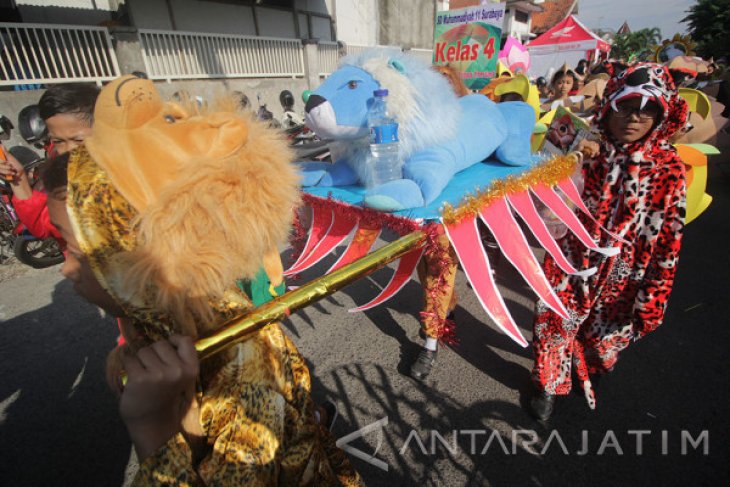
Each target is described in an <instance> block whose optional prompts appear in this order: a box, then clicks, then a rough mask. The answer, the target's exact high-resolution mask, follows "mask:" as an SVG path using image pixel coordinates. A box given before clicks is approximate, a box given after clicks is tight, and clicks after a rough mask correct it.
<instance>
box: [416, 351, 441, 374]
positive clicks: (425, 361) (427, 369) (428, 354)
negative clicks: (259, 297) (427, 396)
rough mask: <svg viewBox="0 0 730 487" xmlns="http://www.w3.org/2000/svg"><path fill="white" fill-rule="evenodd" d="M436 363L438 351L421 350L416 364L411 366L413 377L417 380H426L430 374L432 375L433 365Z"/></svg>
mask: <svg viewBox="0 0 730 487" xmlns="http://www.w3.org/2000/svg"><path fill="white" fill-rule="evenodd" d="M435 363H436V351H435V350H427V349H425V348H424V349H423V350H421V353H419V354H418V358H417V359H416V362H415V363H414V364H413V365H412V366H411V377H413V378H414V379H416V380H423V379H425V378H426V377H427V376H428V374H430V373H431V369H432V368H433V364H435Z"/></svg>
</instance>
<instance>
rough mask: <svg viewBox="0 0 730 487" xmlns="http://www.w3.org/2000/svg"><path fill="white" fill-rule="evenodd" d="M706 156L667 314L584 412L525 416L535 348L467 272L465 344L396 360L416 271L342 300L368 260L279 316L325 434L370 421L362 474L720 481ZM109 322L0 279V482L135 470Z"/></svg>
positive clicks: (718, 244) (722, 233)
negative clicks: (387, 289)
mask: <svg viewBox="0 0 730 487" xmlns="http://www.w3.org/2000/svg"><path fill="white" fill-rule="evenodd" d="M710 171H711V174H710V187H709V189H708V192H709V193H710V194H712V195H713V197H714V203H713V204H712V206H711V207H710V209H709V210H708V211H707V212H706V213H705V214H704V215H703V216H701V217H700V219H699V220H698V221H696V222H694V223H693V224H691V225H690V226H689V227H688V228H687V231H686V236H685V240H684V247H683V249H682V254H681V263H680V269H679V273H678V276H677V281H676V284H675V289H674V293H673V297H672V300H671V303H670V306H669V311H668V313H667V316H666V320H665V322H664V325H663V326H662V327H660V328H659V330H657V331H656V332H654V333H653V334H651V335H649V336H648V337H647V338H645V339H644V340H642V341H640V342H638V343H636V344H635V345H634V346H633V347H632V348H630V349H629V350H627V351H626V352H625V353H624V355H623V356H622V358H621V360H619V362H618V365H617V366H616V369H615V371H614V372H613V373H612V374H610V375H609V376H607V377H605V378H604V379H603V380H602V381H601V382H600V384H599V385H598V387H597V396H598V407H597V410H595V411H591V410H590V409H588V407H587V406H586V404H585V401H584V400H583V398H582V397H581V396H579V395H578V394H570V395H569V396H566V397H563V398H560V400H559V401H558V403H557V410H556V413H555V415H554V417H553V418H552V419H551V421H550V422H549V423H547V424H540V423H538V422H535V421H533V420H532V419H530V417H529V416H528V415H527V414H526V413H525V412H524V411H523V409H522V407H521V401H523V400H524V397H525V393H526V391H527V390H528V374H529V368H530V365H531V352H530V350H529V349H521V348H519V347H518V346H517V345H516V344H514V343H513V342H512V341H511V340H510V339H508V338H507V337H506V336H504V335H503V334H501V333H500V332H498V331H497V330H496V329H495V327H494V325H492V324H490V323H489V321H488V319H487V318H486V316H485V313H484V312H483V311H482V310H481V309H480V307H479V305H478V303H477V301H476V298H475V297H474V296H473V294H471V291H470V290H469V289H468V288H467V286H466V282H465V278H464V276H463V275H460V276H459V278H458V292H459V294H460V297H461V301H460V306H459V307H458V308H457V310H456V321H457V324H458V330H457V335H458V338H459V341H460V343H459V344H458V345H457V346H454V347H451V348H444V349H442V350H441V352H440V354H439V358H438V364H437V367H436V368H435V370H434V372H433V373H432V374H431V376H430V377H429V378H428V380H427V381H426V382H425V383H417V382H415V381H413V380H411V379H410V378H408V377H407V376H406V375H405V373H406V372H407V370H408V367H409V365H410V363H411V361H412V360H413V359H414V358H415V356H416V355H417V353H418V346H419V343H420V340H419V339H418V322H417V320H416V318H415V316H417V313H418V311H419V309H420V303H421V297H420V288H419V286H418V285H417V284H416V282H415V281H413V282H411V283H409V284H408V285H407V286H406V288H405V289H404V291H403V292H402V293H401V294H400V295H399V296H398V297H397V298H396V299H394V300H393V301H392V302H390V303H388V304H387V305H386V306H382V307H380V308H376V309H375V310H373V311H370V312H367V313H364V314H351V313H348V312H347V309H348V308H350V307H352V305H353V304H361V303H364V302H365V301H367V300H369V299H370V298H371V297H372V296H374V295H375V293H376V291H377V286H383V285H384V284H385V283H386V282H387V280H388V277H389V273H388V271H380V272H379V273H377V274H375V275H374V276H373V278H371V279H367V280H363V281H361V282H358V283H356V284H354V285H352V286H351V287H350V288H348V289H346V290H345V291H344V292H340V293H338V294H336V295H335V296H333V297H331V298H329V299H327V300H325V301H323V302H322V303H320V304H318V305H315V306H312V307H311V308H308V309H306V310H305V311H303V312H300V313H298V314H297V315H296V316H294V317H292V318H291V319H290V320H289V321H287V322H286V323H285V327H286V330H287V331H288V333H289V334H290V335H291V336H292V337H293V339H294V340H295V342H296V343H297V345H298V346H299V348H300V350H301V352H302V353H303V354H304V356H306V357H307V359H308V360H309V362H310V367H311V372H312V378H313V388H314V395H315V398H316V399H317V400H323V399H324V398H325V397H329V398H331V399H332V400H334V401H335V402H336V403H337V404H338V406H339V409H340V418H339V419H338V421H337V423H336V425H335V429H334V432H335V435H336V436H337V437H344V436H346V435H348V434H350V433H352V432H355V431H357V430H358V429H360V428H363V427H365V426H367V425H370V424H372V423H376V422H378V421H380V422H379V423H377V424H376V425H374V426H372V430H371V431H369V432H366V433H364V434H363V435H362V436H361V437H360V438H354V439H353V440H352V441H350V442H349V443H348V444H349V446H350V447H353V448H356V449H358V450H360V451H361V452H363V453H362V456H364V457H372V458H370V460H368V461H365V460H362V459H359V458H353V462H354V464H355V466H356V467H357V468H358V469H359V470H360V472H361V473H362V475H363V477H364V478H365V480H366V481H367V483H368V484H369V485H419V486H423V485H449V486H451V485H454V486H456V485H510V486H523V485H525V486H526V485H544V486H553V485H593V486H603V485H606V486H609V485H610V486H613V485H619V484H620V485H628V486H632V485H645V484H651V485H682V486H686V485H693V486H694V485H718V484H722V483H725V481H723V480H722V479H723V478H725V477H727V474H728V473H730V467H729V466H728V458H730V447H728V442H727V441H726V438H728V436H729V435H730V421H729V420H728V413H730V410H729V408H728V400H729V399H730V388H728V385H729V384H728V378H727V377H728V376H727V373H726V371H725V370H724V368H723V367H724V366H723V365H722V364H723V363H724V359H725V357H726V356H727V352H726V349H725V344H726V343H728V342H730V326H729V325H730V319H728V313H727V308H725V306H726V305H727V304H728V302H729V301H730V293H728V291H727V286H726V280H727V277H728V276H729V275H730V261H729V260H728V257H727V248H728V238H729V237H730V218H728V216H727V215H728V214H730V165H723V164H720V163H719V162H714V163H713V164H711V168H710ZM330 263H331V260H328V261H327V262H324V263H323V264H322V266H320V267H319V268H318V270H319V272H322V270H323V269H325V268H326V267H325V266H327V265H329V264H330ZM497 272H498V280H499V284H500V286H501V287H502V289H503V291H504V294H505V297H506V300H507V303H508V305H509V306H510V308H511V309H512V311H513V314H514V316H515V318H516V319H517V321H518V323H520V324H521V326H522V328H523V332H524V333H525V336H526V337H528V338H529V336H531V330H530V326H531V317H532V306H533V305H532V302H533V297H532V296H531V294H530V292H529V290H528V289H527V288H526V286H525V285H524V284H523V283H522V282H521V280H520V279H519V277H518V276H517V275H516V272H515V271H513V270H512V269H511V268H510V267H509V264H508V263H506V262H501V263H500V264H499V265H498V267H497ZM315 274H317V270H315V271H313V272H311V273H310V274H309V275H308V277H312V276H313V275H315ZM305 277H307V276H305ZM115 337H116V327H115V325H114V323H113V321H112V320H110V319H109V318H104V317H102V316H101V314H100V313H99V311H98V310H96V309H95V308H94V307H92V306H89V305H87V304H85V303H83V302H82V301H81V300H80V299H79V298H77V297H76V296H74V294H73V290H72V288H71V286H69V285H68V284H67V283H65V282H63V281H62V280H61V278H60V275H59V274H58V269H47V270H43V271H28V272H26V273H25V274H24V275H20V276H14V277H12V278H10V279H6V280H5V281H4V282H0V485H3V486H5V485H7V486H25V485H63V486H71V485H73V486H83V485H90V486H107V485H109V486H117V485H122V484H123V483H124V482H125V478H126V477H125V472H127V474H129V473H131V472H133V470H134V461H133V459H132V460H131V461H130V453H131V447H130V443H129V440H128V439H127V436H126V433H125V431H124V427H123V425H122V424H121V422H120V421H119V419H118V417H117V412H116V404H115V399H114V398H113V397H112V395H111V394H110V393H109V392H107V390H106V386H105V383H104V379H103V369H104V367H103V364H104V357H105V355H106V352H107V351H108V350H109V349H110V348H111V347H113V346H114V341H115ZM385 418H387V423H386V419H385ZM533 435H534V436H535V437H536V440H537V441H536V442H534V443H532V444H530V441H531V440H533V439H535V438H532V436H533ZM639 440H640V443H641V444H640V447H639V444H638V442H639ZM373 458H374V459H375V460H376V461H373ZM385 468H387V470H385Z"/></svg>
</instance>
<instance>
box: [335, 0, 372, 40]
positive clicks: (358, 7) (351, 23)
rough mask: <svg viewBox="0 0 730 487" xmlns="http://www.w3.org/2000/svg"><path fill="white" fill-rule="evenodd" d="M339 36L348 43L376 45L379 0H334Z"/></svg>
mask: <svg viewBox="0 0 730 487" xmlns="http://www.w3.org/2000/svg"><path fill="white" fill-rule="evenodd" d="M332 2H334V15H336V18H335V22H336V26H337V38H338V40H340V41H343V42H345V43H346V44H362V45H368V46H374V45H376V44H377V43H378V42H377V39H378V23H379V22H378V7H377V0H332Z"/></svg>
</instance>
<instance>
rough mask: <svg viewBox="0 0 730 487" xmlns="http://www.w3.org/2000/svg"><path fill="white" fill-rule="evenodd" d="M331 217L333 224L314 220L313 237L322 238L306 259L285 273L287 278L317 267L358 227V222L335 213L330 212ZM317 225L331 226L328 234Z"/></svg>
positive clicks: (320, 219) (319, 212) (327, 231)
mask: <svg viewBox="0 0 730 487" xmlns="http://www.w3.org/2000/svg"><path fill="white" fill-rule="evenodd" d="M314 211H315V212H318V213H317V214H321V213H322V212H321V211H320V210H314ZM330 215H333V216H334V221H332V222H327V221H326V220H325V219H324V218H319V219H316V218H314V219H313V220H312V233H311V235H321V236H320V237H319V238H318V240H317V243H316V245H315V246H314V248H313V249H312V250H311V251H310V252H309V253H308V254H307V255H306V257H304V258H303V259H300V260H299V261H298V262H296V263H295V264H294V265H293V266H292V267H291V268H289V270H287V271H286V272H284V275H285V276H289V275H292V274H298V273H300V272H303V271H305V270H307V269H309V268H310V267H312V266H313V265H315V264H316V263H317V262H319V261H320V260H322V259H323V258H324V257H326V256H327V255H328V254H329V253H330V252H331V251H332V250H333V249H334V248H335V247H337V246H338V245H340V244H341V243H342V242H344V241H345V239H347V237H348V236H349V235H350V233H352V231H353V229H354V228H355V227H356V226H357V220H352V219H348V218H345V217H343V216H342V215H340V214H335V213H334V212H330ZM316 225H324V226H329V228H328V229H327V230H326V233H323V228H324V227H322V228H318V227H317V226H316Z"/></svg>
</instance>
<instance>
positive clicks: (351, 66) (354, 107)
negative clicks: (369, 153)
mask: <svg viewBox="0 0 730 487" xmlns="http://www.w3.org/2000/svg"><path fill="white" fill-rule="evenodd" d="M378 88H386V89H387V90H388V92H389V94H388V98H387V103H388V109H389V111H390V112H391V114H392V115H393V116H394V118H395V119H396V121H397V122H398V124H399V139H400V142H401V151H402V154H403V155H404V156H407V155H408V154H410V153H411V152H413V151H417V150H419V149H421V148H423V147H428V146H429V145H433V144H438V143H440V142H442V141H445V140H448V139H449V138H450V137H454V136H455V134H456V127H457V122H458V119H459V115H460V107H459V104H458V100H457V97H456V95H455V94H454V92H453V90H452V89H451V87H450V85H449V84H448V81H447V80H446V79H445V78H444V77H443V76H441V75H440V74H439V73H437V72H436V71H434V70H433V69H431V68H430V66H429V65H428V64H426V63H424V62H423V61H421V60H420V59H418V58H416V57H414V56H408V55H406V54H403V53H402V52H400V51H398V50H390V49H371V50H367V51H364V52H362V53H359V54H356V55H354V56H348V57H346V58H344V59H343V60H342V61H341V63H340V67H339V68H338V69H337V70H336V71H335V72H333V73H332V74H331V75H330V76H329V77H328V78H327V79H326V80H325V81H324V82H323V83H322V85H320V86H319V88H317V89H316V90H315V91H314V92H313V93H312V94H311V95H310V97H309V99H308V100H307V104H306V107H305V111H306V121H307V125H308V126H309V127H310V128H311V129H312V130H314V132H315V133H316V134H317V135H319V136H320V137H322V138H324V139H330V140H352V139H358V138H361V137H365V136H367V134H368V131H367V113H368V109H369V108H370V106H371V105H372V103H373V100H374V98H373V92H374V91H375V90H376V89H378Z"/></svg>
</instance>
